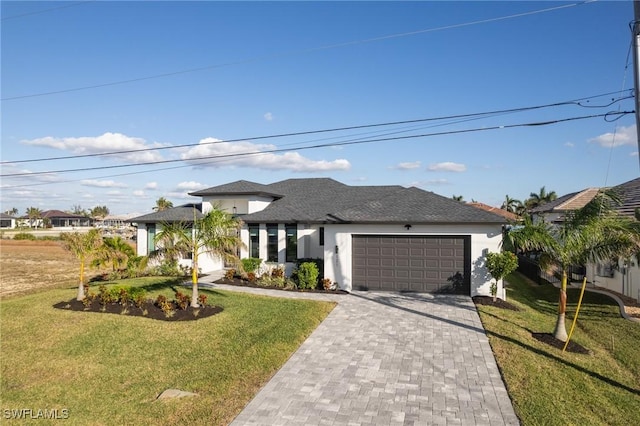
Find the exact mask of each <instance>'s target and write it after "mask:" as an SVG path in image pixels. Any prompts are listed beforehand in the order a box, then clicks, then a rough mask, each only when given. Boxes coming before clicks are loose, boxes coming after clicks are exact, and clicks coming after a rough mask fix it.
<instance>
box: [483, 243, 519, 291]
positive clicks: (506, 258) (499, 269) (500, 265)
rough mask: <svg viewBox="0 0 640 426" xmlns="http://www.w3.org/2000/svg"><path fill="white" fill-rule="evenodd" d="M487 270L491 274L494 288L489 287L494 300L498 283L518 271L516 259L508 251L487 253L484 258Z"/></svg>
mask: <svg viewBox="0 0 640 426" xmlns="http://www.w3.org/2000/svg"><path fill="white" fill-rule="evenodd" d="M486 263H487V270H488V271H489V273H490V274H491V276H492V277H493V279H494V280H496V282H495V286H494V285H491V296H493V300H495V299H496V293H497V291H498V281H500V280H501V279H503V278H504V277H506V276H507V275H509V274H510V273H512V272H513V271H515V270H516V269H518V257H517V256H516V255H515V254H513V253H512V252H510V251H503V252H500V253H487V256H486Z"/></svg>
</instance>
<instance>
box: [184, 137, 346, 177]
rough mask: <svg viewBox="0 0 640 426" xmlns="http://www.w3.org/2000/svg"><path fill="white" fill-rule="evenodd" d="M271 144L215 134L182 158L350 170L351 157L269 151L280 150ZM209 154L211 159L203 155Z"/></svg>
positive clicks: (198, 162)
mask: <svg viewBox="0 0 640 426" xmlns="http://www.w3.org/2000/svg"><path fill="white" fill-rule="evenodd" d="M277 149H278V147H277V146H275V145H270V144H254V143H251V142H233V143H231V142H223V141H220V140H219V139H215V138H206V139H202V140H201V141H200V144H199V145H198V146H196V147H193V148H190V149H189V150H187V151H186V152H185V153H183V154H182V159H183V160H187V161H189V162H190V163H191V164H193V165H197V166H201V167H223V166H235V167H254V168H257V169H263V170H289V171H293V172H324V171H330V170H349V169H350V168H351V164H350V163H349V161H348V160H345V159H338V160H333V161H326V160H312V159H309V158H306V157H303V156H302V155H300V154H298V153H297V152H291V151H290V152H285V153H282V154H279V153H273V152H267V151H273V150H277ZM201 158H209V160H206V159H201Z"/></svg>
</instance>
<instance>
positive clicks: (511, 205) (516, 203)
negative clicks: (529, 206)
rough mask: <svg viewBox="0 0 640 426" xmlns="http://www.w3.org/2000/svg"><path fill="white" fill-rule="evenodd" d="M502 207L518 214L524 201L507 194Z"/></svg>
mask: <svg viewBox="0 0 640 426" xmlns="http://www.w3.org/2000/svg"><path fill="white" fill-rule="evenodd" d="M500 208H501V209H502V210H506V211H508V212H510V213H515V214H518V211H519V210H521V208H522V201H520V200H516V199H515V198H511V197H509V195H505V197H504V202H503V203H502V206H500Z"/></svg>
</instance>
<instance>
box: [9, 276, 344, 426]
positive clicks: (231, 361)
mask: <svg viewBox="0 0 640 426" xmlns="http://www.w3.org/2000/svg"><path fill="white" fill-rule="evenodd" d="M118 284H119V285H134V286H143V287H146V288H147V289H148V290H149V292H150V293H149V296H150V297H153V298H155V296H156V295H157V294H160V293H164V294H166V295H168V296H169V295H171V296H172V295H173V292H172V291H171V290H170V288H169V286H168V285H170V284H171V281H167V280H166V279H159V278H155V279H149V278H147V279H137V280H123V281H120V282H118ZM96 290H97V289H92V291H96ZM201 292H202V293H205V294H207V295H208V301H207V302H208V303H209V304H213V305H218V306H222V307H224V311H223V312H222V313H220V314H218V315H215V316H213V317H210V318H203V319H199V320H197V321H188V322H165V321H157V320H152V319H149V318H144V317H128V316H124V315H114V314H106V313H90V312H71V311H65V310H59V309H54V308H53V307H52V305H53V304H55V303H57V302H60V301H63V300H69V299H71V298H73V297H74V296H75V289H63V290H49V291H46V292H42V293H37V294H30V295H27V296H22V297H17V298H12V299H9V300H4V301H2V302H0V315H1V317H0V320H1V323H0V325H1V333H2V334H1V346H0V350H1V353H2V356H1V358H0V367H1V370H0V374H1V387H0V395H1V396H0V398H1V402H0V409H2V410H5V409H23V408H25V409H34V410H37V409H45V408H46V409H58V410H62V409H68V410H69V419H68V420H67V421H66V422H67V423H69V424H83V425H84V424H132V425H133V424H194V425H198V424H204V425H216V424H228V422H229V421H230V420H232V419H233V417H234V416H235V415H237V414H238V413H239V412H240V410H241V409H242V408H243V407H244V405H246V403H247V402H248V401H249V400H250V399H251V398H252V397H253V395H255V393H256V392H257V390H258V389H259V388H260V387H261V386H262V385H263V384H264V383H266V381H268V379H269V378H270V377H271V376H272V375H273V374H274V373H275V372H276V371H277V369H278V368H279V367H280V366H281V365H282V364H283V363H284V362H285V361H286V360H287V359H288V358H289V356H290V355H291V354H292V353H293V352H294V351H295V350H296V349H297V348H298V347H299V345H300V344H301V343H302V342H303V341H304V340H305V338H306V337H307V336H308V335H309V334H310V333H311V332H312V331H313V330H314V329H315V328H316V327H317V326H318V324H319V323H320V322H321V321H322V320H323V319H324V318H325V317H326V315H328V313H329V312H330V311H331V310H332V309H333V306H334V304H332V303H327V302H317V301H304V300H291V299H279V298H268V297H259V296H251V295H247V294H242V293H234V292H223V291H207V290H201ZM168 388H177V389H182V390H186V391H190V392H196V393H198V395H199V396H197V397H194V398H181V399H177V400H171V401H155V398H156V397H157V396H158V394H159V393H160V392H162V391H163V390H165V389H168ZM2 414H3V413H0V415H2Z"/></svg>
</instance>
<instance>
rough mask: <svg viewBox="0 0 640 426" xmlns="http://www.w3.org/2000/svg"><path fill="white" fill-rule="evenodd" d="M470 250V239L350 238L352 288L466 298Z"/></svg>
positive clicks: (444, 237)
mask: <svg viewBox="0 0 640 426" xmlns="http://www.w3.org/2000/svg"><path fill="white" fill-rule="evenodd" d="M470 246H471V237H470V236H459V235H456V236H442V235H438V236H426V235H411V236H407V235H353V236H352V279H353V288H354V289H356V290H365V289H366V290H392V291H416V292H430V293H434V292H455V293H462V294H469V293H470V278H471V277H470V275H471V250H470Z"/></svg>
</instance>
